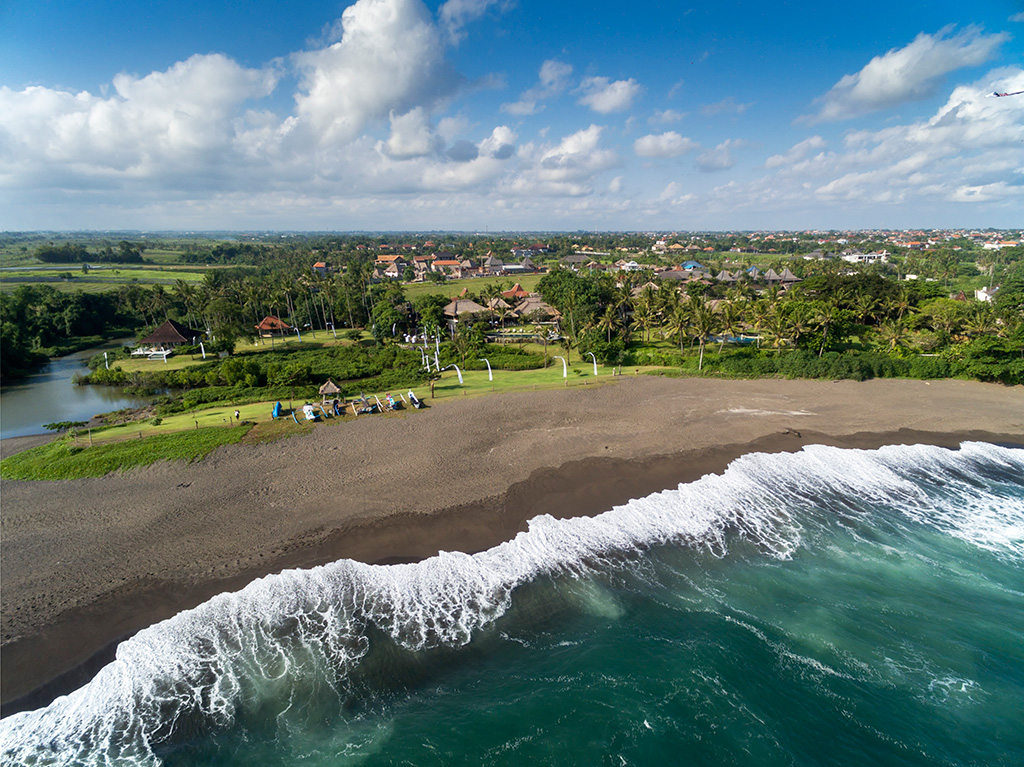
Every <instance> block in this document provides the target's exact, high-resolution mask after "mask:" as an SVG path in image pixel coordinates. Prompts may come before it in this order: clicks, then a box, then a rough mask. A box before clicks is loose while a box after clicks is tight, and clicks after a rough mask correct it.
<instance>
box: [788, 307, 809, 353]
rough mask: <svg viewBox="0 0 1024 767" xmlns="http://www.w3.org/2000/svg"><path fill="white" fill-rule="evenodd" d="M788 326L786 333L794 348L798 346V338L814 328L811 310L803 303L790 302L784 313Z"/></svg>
mask: <svg viewBox="0 0 1024 767" xmlns="http://www.w3.org/2000/svg"><path fill="white" fill-rule="evenodd" d="M786 320H787V322H788V324H789V327H788V329H787V332H788V334H789V337H790V338H791V339H792V341H793V345H794V346H799V345H800V338H801V337H803V336H805V335H807V334H808V333H809V332H810V331H811V329H812V327H813V326H814V321H813V317H812V316H811V308H810V306H808V305H807V304H806V303H805V302H803V301H792V302H790V306H789V307H788V309H787V312H786Z"/></svg>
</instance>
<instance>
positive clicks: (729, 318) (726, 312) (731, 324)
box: [718, 301, 742, 355]
mask: <svg viewBox="0 0 1024 767" xmlns="http://www.w3.org/2000/svg"><path fill="white" fill-rule="evenodd" d="M741 317H742V314H741V309H740V306H739V305H738V304H735V303H733V302H732V301H728V302H726V303H724V304H722V310H721V312H720V313H719V315H718V321H719V328H720V330H721V332H722V339H721V342H720V343H719V345H718V353H719V355H721V353H722V350H723V349H724V348H725V341H726V339H727V338H730V337H731V338H735V337H736V331H738V330H739V329H740V319H741Z"/></svg>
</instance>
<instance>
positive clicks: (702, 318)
mask: <svg viewBox="0 0 1024 767" xmlns="http://www.w3.org/2000/svg"><path fill="white" fill-rule="evenodd" d="M690 316H691V324H690V327H691V331H692V333H693V335H694V336H696V337H697V341H698V343H699V344H700V359H699V361H698V363H697V370H698V371H700V370H703V369H704V346H705V344H707V340H708V336H710V335H712V334H714V332H715V330H716V329H717V328H718V315H717V314H715V313H714V312H713V311H711V307H710V306H708V304H707V302H705V301H703V300H702V299H693V300H692V301H691V309H690Z"/></svg>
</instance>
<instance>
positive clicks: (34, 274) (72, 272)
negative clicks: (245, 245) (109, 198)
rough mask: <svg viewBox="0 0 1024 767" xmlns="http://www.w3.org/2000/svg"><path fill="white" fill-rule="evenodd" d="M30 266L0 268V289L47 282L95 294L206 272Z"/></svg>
mask: <svg viewBox="0 0 1024 767" xmlns="http://www.w3.org/2000/svg"><path fill="white" fill-rule="evenodd" d="M33 266H34V267H35V268H32V269H10V268H5V269H0V290H14V289H15V288H17V287H18V286H19V285H49V286H51V287H54V288H56V289H57V290H62V291H76V290H81V291H82V292H84V293H97V292H100V291H103V290H109V289H111V288H115V287H117V286H118V285H132V284H138V285H143V286H146V287H151V286H153V285H163V286H165V287H169V286H172V285H174V283H175V282H177V281H178V280H183V281H185V282H202V281H203V280H204V279H205V278H206V272H207V271H208V270H203V269H197V268H195V267H189V268H180V269H175V268H172V267H165V268H153V267H134V266H119V265H103V266H97V267H90V269H89V271H88V273H85V272H83V271H82V266H81V264H67V265H61V264H53V265H46V266H42V265H39V266H36V265H33Z"/></svg>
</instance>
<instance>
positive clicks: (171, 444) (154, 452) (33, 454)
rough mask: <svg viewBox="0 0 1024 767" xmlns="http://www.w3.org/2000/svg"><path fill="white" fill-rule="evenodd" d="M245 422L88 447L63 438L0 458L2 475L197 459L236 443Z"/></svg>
mask: <svg viewBox="0 0 1024 767" xmlns="http://www.w3.org/2000/svg"><path fill="white" fill-rule="evenodd" d="M249 428H250V427H249V426H235V427H233V428H224V427H211V428H206V429H198V430H193V431H186V432H178V433H176V434H157V435H154V436H152V437H147V438H146V439H134V440H125V441H124V442H115V443H111V444H106V445H95V446H93V447H89V446H88V443H87V442H86V443H85V444H83V439H82V438H81V437H79V439H78V443H77V444H76V443H75V442H73V441H72V440H71V438H70V437H65V438H63V439H60V440H56V441H54V442H50V443H49V444H46V445H40V446H39V447H34V448H32V449H30V450H25V451H24V452H21V453H18V454H16V455H12V456H10V457H9V458H5V459H3V461H0V477H3V478H4V479H28V480H38V479H81V478H83V477H102V476H104V475H106V474H109V473H110V472H113V471H127V470H129V469H133V468H135V467H136V466H148V465H149V464H151V463H153V462H155V461H196V460H198V459H200V458H203V457H205V456H206V455H208V454H209V453H210V452H211V451H213V449H214V448H216V447H219V446H220V445H229V444H233V443H235V442H238V441H239V440H241V439H242V437H244V436H245V434H246V433H247V432H248V431H249Z"/></svg>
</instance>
